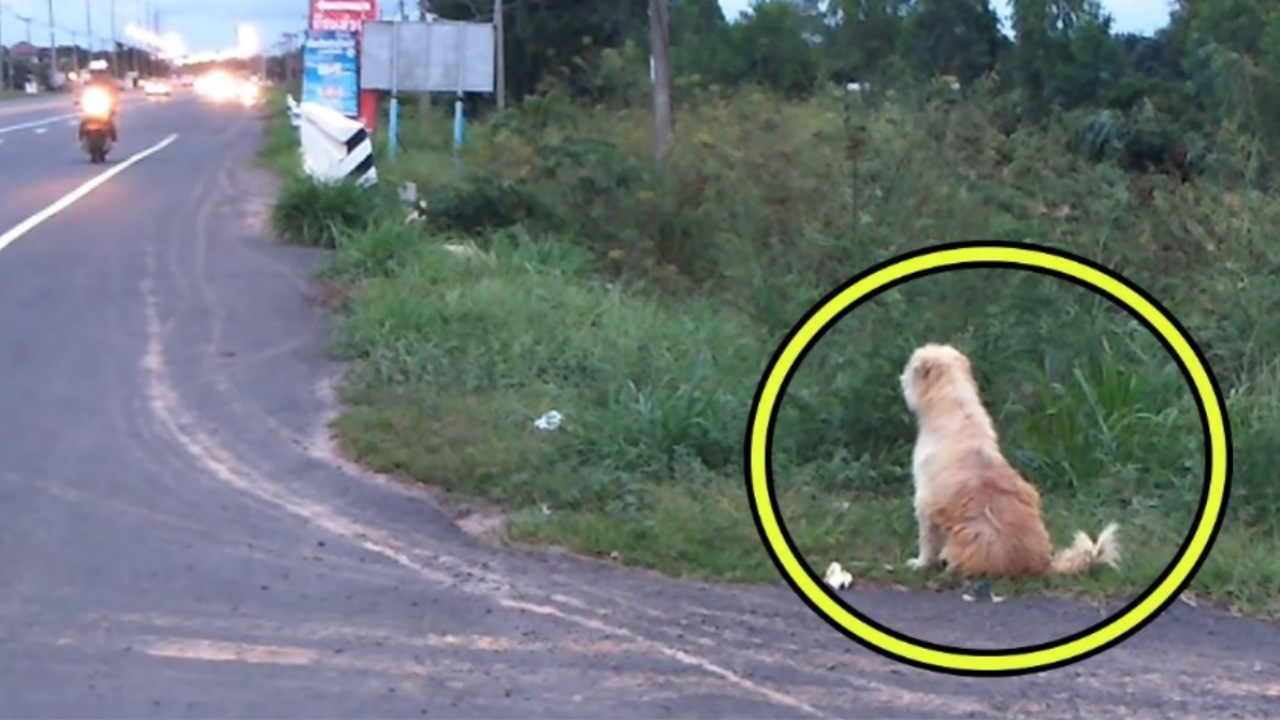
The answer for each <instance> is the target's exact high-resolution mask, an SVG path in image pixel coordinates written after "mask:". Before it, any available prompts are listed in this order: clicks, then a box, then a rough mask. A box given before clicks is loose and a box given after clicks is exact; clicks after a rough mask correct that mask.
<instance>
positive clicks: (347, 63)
mask: <svg viewBox="0 0 1280 720" xmlns="http://www.w3.org/2000/svg"><path fill="white" fill-rule="evenodd" d="M359 96H360V55H359V51H358V43H357V37H356V34H355V33H354V32H350V31H346V30H309V31H308V32H307V38H306V40H305V41H304V42H303V45H302V101H303V102H313V103H316V104H318V105H324V106H327V107H330V108H333V109H334V110H337V111H338V112H340V113H342V114H343V115H346V116H347V117H355V116H356V115H358V114H359V113H360V99H359Z"/></svg>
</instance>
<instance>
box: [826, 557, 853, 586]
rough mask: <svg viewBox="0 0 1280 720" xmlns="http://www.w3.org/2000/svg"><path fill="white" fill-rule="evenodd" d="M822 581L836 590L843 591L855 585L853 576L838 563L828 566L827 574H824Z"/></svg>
mask: <svg viewBox="0 0 1280 720" xmlns="http://www.w3.org/2000/svg"><path fill="white" fill-rule="evenodd" d="M822 579H823V580H825V581H826V583H827V585H829V586H831V588H832V589H834V590H843V589H845V588H847V587H849V586H850V585H852V584H853V575H850V574H849V571H847V570H845V569H844V568H842V567H840V563H838V562H833V563H831V564H830V565H828V566H827V572H826V573H825V574H823V576H822Z"/></svg>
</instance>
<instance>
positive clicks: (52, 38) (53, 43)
mask: <svg viewBox="0 0 1280 720" xmlns="http://www.w3.org/2000/svg"><path fill="white" fill-rule="evenodd" d="M57 75H58V35H57V30H56V29H55V28H54V25H53V0H49V87H53V80H54V78H55V77H57Z"/></svg>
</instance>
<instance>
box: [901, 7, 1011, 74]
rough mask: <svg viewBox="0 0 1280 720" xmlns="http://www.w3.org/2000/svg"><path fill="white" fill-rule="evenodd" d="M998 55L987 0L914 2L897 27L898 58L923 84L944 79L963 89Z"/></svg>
mask: <svg viewBox="0 0 1280 720" xmlns="http://www.w3.org/2000/svg"><path fill="white" fill-rule="evenodd" d="M999 51H1000V18H999V16H997V15H996V12H995V10H993V9H992V8H991V3H990V1H989V0H919V1H918V2H916V3H915V5H914V6H913V7H912V8H911V9H910V10H909V11H908V13H907V16H906V19H905V22H904V24H903V29H902V39H901V52H902V55H903V56H904V57H905V58H906V60H907V62H908V63H909V64H910V66H911V68H912V70H913V72H914V73H915V74H916V76H917V77H921V78H924V79H929V78H931V77H933V76H935V75H950V76H953V77H955V78H956V79H958V80H959V81H960V82H961V83H964V84H966V85H967V84H969V83H971V82H973V81H974V80H976V79H978V78H979V77H982V76H983V75H985V74H986V73H988V72H989V71H991V70H992V69H993V68H994V67H995V64H996V58H997V55H998V53H999Z"/></svg>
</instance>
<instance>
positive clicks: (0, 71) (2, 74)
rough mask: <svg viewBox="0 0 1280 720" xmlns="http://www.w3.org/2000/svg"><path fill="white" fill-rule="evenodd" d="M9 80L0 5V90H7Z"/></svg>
mask: <svg viewBox="0 0 1280 720" xmlns="http://www.w3.org/2000/svg"><path fill="white" fill-rule="evenodd" d="M11 84H12V83H10V82H9V49H8V48H6V47H5V46H4V8H3V7H0V90H8V89H9V86H10V85H11Z"/></svg>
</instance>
